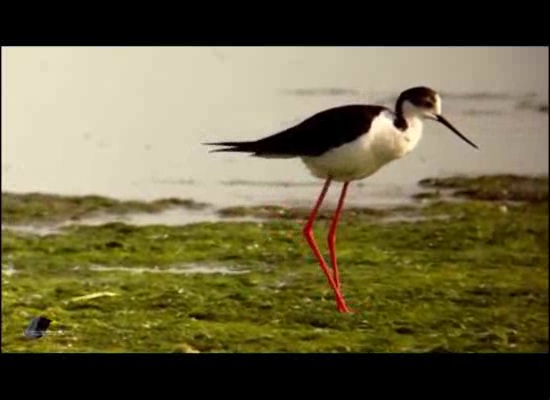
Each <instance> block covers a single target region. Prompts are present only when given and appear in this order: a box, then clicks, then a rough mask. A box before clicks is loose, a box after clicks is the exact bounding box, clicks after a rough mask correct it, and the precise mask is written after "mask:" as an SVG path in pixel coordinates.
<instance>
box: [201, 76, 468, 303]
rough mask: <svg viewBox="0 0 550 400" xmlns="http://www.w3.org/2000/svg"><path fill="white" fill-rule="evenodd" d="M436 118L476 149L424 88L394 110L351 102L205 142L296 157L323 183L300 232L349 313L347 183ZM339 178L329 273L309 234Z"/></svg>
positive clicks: (397, 154) (394, 153)
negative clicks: (343, 227) (341, 229)
mask: <svg viewBox="0 0 550 400" xmlns="http://www.w3.org/2000/svg"><path fill="white" fill-rule="evenodd" d="M424 120H435V121H438V122H440V123H442V124H443V125H445V126H446V127H447V128H449V129H450V130H451V131H453V132H454V133H455V134H456V135H458V136H459V137H460V138H462V139H463V140H464V141H466V142H467V143H469V144H470V145H471V146H473V147H475V148H476V149H477V146H476V145H475V144H474V143H472V142H471V141H470V140H468V139H467V138H466V137H465V136H464V135H462V134H461V133H460V132H459V131H458V130H457V129H456V128H454V127H453V126H452V125H451V124H450V123H449V122H448V121H447V120H446V119H445V118H443V116H442V115H441V98H440V96H439V94H438V93H437V92H436V91H434V90H433V89H430V88H428V87H422V86H420V87H414V88H410V89H407V90H405V91H404V92H402V93H401V94H400V95H399V97H398V98H397V101H396V103H395V110H390V109H389V108H387V107H384V106H380V105H371V104H349V105H343V106H340V107H334V108H330V109H327V110H324V111H321V112H319V113H317V114H314V115H313V116H310V117H309V118H307V119H305V120H304V121H302V122H300V123H299V124H297V125H295V126H293V127H290V128H288V129H285V130H284V131H282V132H279V133H276V134H273V135H270V136H267V137H264V138H262V139H259V140H255V141H238V142H237V141H235V142H217V143H205V144H206V145H217V146H226V147H224V148H221V149H216V150H212V152H244V153H251V154H252V155H253V156H257V157H265V158H294V157H298V158H300V159H301V160H302V161H303V163H304V164H305V165H306V167H307V168H308V169H309V170H310V172H311V173H312V174H313V175H314V176H315V177H317V178H320V179H324V180H325V184H324V186H323V188H322V190H321V194H320V195H319V197H318V199H317V201H316V202H315V204H314V206H313V209H312V210H311V214H310V216H309V218H308V221H307V223H306V225H305V227H304V230H303V233H304V236H305V238H306V240H307V242H308V244H309V246H310V247H311V249H312V250H313V253H314V255H315V257H316V258H317V261H318V262H319V264H320V266H321V269H322V270H323V272H324V273H325V275H326V278H327V280H328V282H329V284H330V286H331V288H332V290H333V291H334V295H335V297H336V305H337V308H338V311H340V312H350V311H351V310H350V309H349V308H348V306H347V305H346V302H345V300H344V297H343V295H342V293H341V290H340V277H339V273H338V265H337V258H336V249H335V240H336V226H337V224H338V220H339V218H340V214H341V212H342V208H343V206H344V198H345V197H346V192H347V189H348V185H349V183H350V182H352V181H357V180H360V179H364V178H366V177H368V176H370V175H372V174H374V173H375V172H376V171H377V170H379V169H380V168H381V167H383V166H384V165H386V164H388V163H389V162H391V161H393V160H396V159H399V158H401V157H403V156H405V155H406V154H408V153H410V152H411V151H412V150H413V149H414V148H415V147H416V146H417V145H418V142H419V141H420V139H421V137H422V130H423V121H424ZM333 181H335V182H343V186H342V192H341V194H340V198H339V201H338V205H337V207H336V210H335V212H334V216H333V218H332V223H331V226H330V229H329V233H328V238H327V239H328V247H329V252H330V259H331V263H332V273H331V272H330V270H329V268H328V266H327V264H326V262H325V261H324V259H323V257H322V256H321V253H320V252H319V248H318V247H317V244H316V243H315V239H314V237H313V223H314V221H315V218H316V216H317V213H318V210H319V208H320V206H321V204H322V202H323V200H324V198H325V195H326V193H327V191H328V188H329V186H330V184H331V182H333Z"/></svg>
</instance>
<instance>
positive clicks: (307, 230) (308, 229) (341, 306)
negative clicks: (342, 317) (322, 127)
mask: <svg viewBox="0 0 550 400" xmlns="http://www.w3.org/2000/svg"><path fill="white" fill-rule="evenodd" d="M331 181H332V180H331V179H330V178H328V179H327V180H326V182H325V185H324V186H323V190H322V191H321V194H320V195H319V198H318V199H317V202H316V203H315V206H314V207H313V209H312V210H311V214H310V216H309V219H308V221H307V224H306V226H305V227H304V236H305V237H306V240H307V242H308V244H309V247H311V249H312V250H313V253H314V254H315V257H316V258H317V261H319V265H320V266H321V269H322V270H323V272H324V273H325V276H326V277H327V280H328V283H329V285H330V287H331V288H332V290H333V291H334V296H335V297H336V304H337V306H338V311H340V312H349V309H348V307H347V305H346V302H345V301H344V298H343V297H342V294H341V293H340V290H339V289H338V286H337V285H336V282H335V281H334V279H333V277H332V274H331V273H330V271H329V269H328V266H327V264H326V263H325V260H324V259H323V257H322V256H321V253H320V252H319V248H318V247H317V244H316V243H315V239H314V238H313V222H314V221H315V217H316V216H317V212H318V211H319V208H320V207H321V204H322V203H323V200H324V198H325V195H326V194H327V191H328V188H329V186H330V183H331Z"/></svg>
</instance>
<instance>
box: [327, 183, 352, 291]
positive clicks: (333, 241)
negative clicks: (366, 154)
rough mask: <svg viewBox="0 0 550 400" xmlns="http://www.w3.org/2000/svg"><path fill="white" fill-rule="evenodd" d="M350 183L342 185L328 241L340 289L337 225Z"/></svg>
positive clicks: (333, 268)
mask: <svg viewBox="0 0 550 400" xmlns="http://www.w3.org/2000/svg"><path fill="white" fill-rule="evenodd" d="M348 185H349V182H345V183H344V186H342V193H341V194H340V200H338V206H337V207H336V211H335V212H334V217H333V218H332V224H331V226H330V230H329V233H328V236H327V242H328V249H329V252H330V261H331V263H332V272H333V273H334V282H335V283H336V286H337V287H338V289H340V274H339V273H338V262H337V260H336V248H335V244H336V225H338V220H339V219H340V215H341V214H342V209H343V207H344V198H345V197H346V193H347V191H348Z"/></svg>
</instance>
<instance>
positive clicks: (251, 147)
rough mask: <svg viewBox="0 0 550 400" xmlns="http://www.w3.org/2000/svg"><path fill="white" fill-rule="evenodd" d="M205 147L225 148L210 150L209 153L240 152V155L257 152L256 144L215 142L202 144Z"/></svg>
mask: <svg viewBox="0 0 550 400" xmlns="http://www.w3.org/2000/svg"><path fill="white" fill-rule="evenodd" d="M203 145H207V146H225V147H224V148H221V149H214V150H210V153H220V152H241V153H254V152H256V151H257V148H256V146H255V145H256V142H215V143H203Z"/></svg>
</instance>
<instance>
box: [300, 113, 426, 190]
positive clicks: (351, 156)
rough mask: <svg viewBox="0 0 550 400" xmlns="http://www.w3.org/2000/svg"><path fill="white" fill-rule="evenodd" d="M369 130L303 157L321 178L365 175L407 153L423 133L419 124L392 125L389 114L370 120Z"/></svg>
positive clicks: (363, 176)
mask: <svg viewBox="0 0 550 400" xmlns="http://www.w3.org/2000/svg"><path fill="white" fill-rule="evenodd" d="M372 128H373V129H371V131H370V132H369V133H368V134H365V135H362V136H360V137H359V138H357V139H355V140H354V141H352V142H349V143H346V144H343V145H341V146H339V147H337V148H334V149H332V150H329V151H327V152H326V153H324V154H322V155H321V156H318V157H302V161H303V162H304V164H305V165H306V166H307V168H308V169H309V170H310V171H311V173H312V174H313V175H314V176H316V177H318V178H322V179H326V178H328V177H331V178H332V179H333V180H335V181H341V182H345V181H352V180H358V179H364V178H366V177H368V176H370V175H372V174H374V173H375V172H376V171H378V170H379V169H380V168H381V167H383V166H384V165H386V164H388V163H389V162H391V161H393V160H396V159H398V158H401V157H403V156H405V155H406V154H408V153H410V152H411V151H412V150H413V149H414V148H415V147H416V145H417V144H418V141H419V140H420V137H421V135H422V127H421V125H420V124H414V125H412V126H410V127H409V129H407V131H405V132H402V131H399V130H397V129H396V128H395V127H394V126H393V122H392V120H391V119H390V118H382V119H380V120H378V121H377V123H376V124H375V123H373V125H372Z"/></svg>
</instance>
